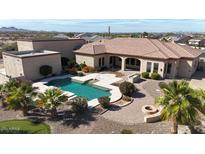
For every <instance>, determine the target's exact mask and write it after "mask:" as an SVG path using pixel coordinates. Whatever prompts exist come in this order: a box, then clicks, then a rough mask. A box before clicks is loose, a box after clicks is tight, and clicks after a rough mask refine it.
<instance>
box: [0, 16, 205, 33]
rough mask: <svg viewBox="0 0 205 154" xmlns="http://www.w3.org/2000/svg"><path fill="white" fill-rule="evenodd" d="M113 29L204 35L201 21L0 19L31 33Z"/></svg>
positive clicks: (10, 25) (2, 25) (204, 25)
mask: <svg viewBox="0 0 205 154" xmlns="http://www.w3.org/2000/svg"><path fill="white" fill-rule="evenodd" d="M108 26H110V27H111V32H112V33H136V32H155V33H162V32H178V33H186V32H187V33H203V32H205V20H202V19H113V20H111V19H82V20H80V19H73V20H70V19H69V20H54V19H49V20H47V19H39V20H31V19H27V20H26V19H19V20H16V19H15V20H0V27H15V28H18V29H26V30H31V31H56V32H96V33H104V32H107V31H108Z"/></svg>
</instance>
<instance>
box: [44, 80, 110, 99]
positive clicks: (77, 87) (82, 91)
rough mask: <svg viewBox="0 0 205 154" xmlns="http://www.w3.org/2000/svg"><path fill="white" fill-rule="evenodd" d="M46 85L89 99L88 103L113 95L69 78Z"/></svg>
mask: <svg viewBox="0 0 205 154" xmlns="http://www.w3.org/2000/svg"><path fill="white" fill-rule="evenodd" d="M46 85H48V86H55V87H58V88H60V89H61V90H63V91H69V92H72V93H74V94H75V95H77V96H84V97H86V98H87V99H88V101H90V100H92V99H95V98H99V97H102V96H110V95H111V93H110V91H109V90H106V89H100V88H96V87H93V86H92V85H89V84H86V83H84V84H81V83H77V82H74V81H72V80H71V79H69V78H68V79H57V80H52V81H50V82H48V83H47V84H46Z"/></svg>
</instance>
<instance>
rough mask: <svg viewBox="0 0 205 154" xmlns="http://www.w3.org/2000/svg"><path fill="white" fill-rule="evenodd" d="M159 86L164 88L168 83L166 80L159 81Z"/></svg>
mask: <svg viewBox="0 0 205 154" xmlns="http://www.w3.org/2000/svg"><path fill="white" fill-rule="evenodd" d="M159 87H160V88H161V89H163V88H165V87H167V84H166V83H165V82H160V83H159Z"/></svg>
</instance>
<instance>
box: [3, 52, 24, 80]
mask: <svg viewBox="0 0 205 154" xmlns="http://www.w3.org/2000/svg"><path fill="white" fill-rule="evenodd" d="M3 59H4V68H5V71H6V75H8V76H11V77H14V78H15V77H20V76H23V75H24V72H23V65H22V59H21V58H16V57H12V56H8V55H3Z"/></svg>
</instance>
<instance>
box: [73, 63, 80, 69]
mask: <svg viewBox="0 0 205 154" xmlns="http://www.w3.org/2000/svg"><path fill="white" fill-rule="evenodd" d="M74 67H75V68H76V69H77V70H78V71H81V68H80V65H79V64H77V63H76V64H75V65H74Z"/></svg>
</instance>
